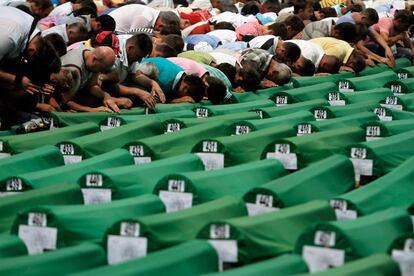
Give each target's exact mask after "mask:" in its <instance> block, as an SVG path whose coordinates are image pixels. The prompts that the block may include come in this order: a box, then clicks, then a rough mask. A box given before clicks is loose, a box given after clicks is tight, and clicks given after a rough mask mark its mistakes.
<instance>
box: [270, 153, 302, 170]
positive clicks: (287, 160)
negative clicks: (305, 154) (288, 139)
mask: <svg viewBox="0 0 414 276" xmlns="http://www.w3.org/2000/svg"><path fill="white" fill-rule="evenodd" d="M266 158H267V159H278V160H279V161H280V162H281V163H282V165H283V167H284V168H285V169H286V170H297V169H298V158H297V156H296V153H278V152H268V153H267V154H266Z"/></svg>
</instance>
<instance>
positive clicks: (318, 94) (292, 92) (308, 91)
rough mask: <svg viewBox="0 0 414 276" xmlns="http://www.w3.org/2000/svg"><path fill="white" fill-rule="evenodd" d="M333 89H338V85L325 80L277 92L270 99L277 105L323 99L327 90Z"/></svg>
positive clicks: (332, 90)
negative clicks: (324, 81)
mask: <svg viewBox="0 0 414 276" xmlns="http://www.w3.org/2000/svg"><path fill="white" fill-rule="evenodd" d="M334 91H338V86H337V85H336V84H335V83H333V82H326V83H321V84H315V85H310V86H305V87H299V88H293V89H289V90H286V91H281V92H277V93H275V94H274V95H272V96H271V97H270V99H271V100H273V101H274V102H275V103H276V105H277V106H283V105H286V104H292V103H297V102H304V101H310V100H315V99H323V98H325V96H326V95H327V94H328V93H329V92H334Z"/></svg>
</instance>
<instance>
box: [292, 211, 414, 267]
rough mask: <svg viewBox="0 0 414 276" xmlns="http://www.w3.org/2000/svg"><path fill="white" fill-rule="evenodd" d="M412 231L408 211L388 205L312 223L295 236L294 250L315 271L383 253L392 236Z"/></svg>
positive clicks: (393, 237) (392, 238)
mask: <svg viewBox="0 0 414 276" xmlns="http://www.w3.org/2000/svg"><path fill="white" fill-rule="evenodd" d="M412 231H413V223H412V221H411V218H410V216H409V214H408V212H407V211H406V210H404V209H397V208H390V209H387V210H384V211H378V212H376V213H374V214H371V215H367V216H364V217H361V218H358V219H354V220H343V221H336V222H318V223H315V224H313V225H312V226H310V227H308V228H307V229H306V230H304V231H303V233H302V234H301V235H300V237H299V238H298V239H297V242H296V246H295V253H297V254H301V255H302V256H303V258H304V259H305V261H306V262H307V263H308V266H309V270H310V271H311V272H318V271H323V270H326V269H327V268H329V267H338V266H341V265H343V264H344V263H348V262H350V261H353V260H356V259H359V258H363V257H367V256H369V255H372V254H375V253H386V252H387V249H388V247H389V245H390V244H391V242H392V241H393V240H394V239H395V238H396V237H398V236H399V235H401V234H403V233H407V232H412Z"/></svg>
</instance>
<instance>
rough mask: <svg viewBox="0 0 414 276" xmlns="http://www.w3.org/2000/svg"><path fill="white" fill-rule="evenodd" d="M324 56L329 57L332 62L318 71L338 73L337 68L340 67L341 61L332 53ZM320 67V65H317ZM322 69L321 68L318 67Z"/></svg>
mask: <svg viewBox="0 0 414 276" xmlns="http://www.w3.org/2000/svg"><path fill="white" fill-rule="evenodd" d="M325 57H327V58H329V60H330V61H333V62H332V64H329V63H328V65H327V66H325V67H324V68H323V70H320V72H324V73H329V74H336V73H338V71H339V69H340V68H341V61H340V60H339V58H337V57H336V56H332V55H325ZM319 68H320V65H319ZM320 69H322V68H320Z"/></svg>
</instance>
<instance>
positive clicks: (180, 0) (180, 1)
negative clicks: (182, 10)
mask: <svg viewBox="0 0 414 276" xmlns="http://www.w3.org/2000/svg"><path fill="white" fill-rule="evenodd" d="M173 2H174V5H182V6H183V7H188V2H187V1H186V0H174V1H173Z"/></svg>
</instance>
